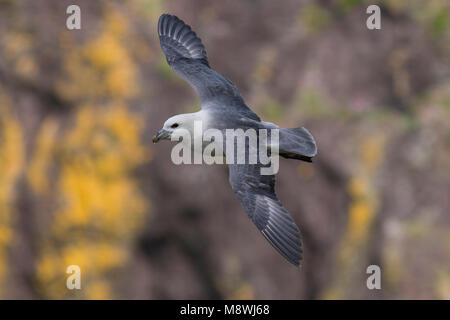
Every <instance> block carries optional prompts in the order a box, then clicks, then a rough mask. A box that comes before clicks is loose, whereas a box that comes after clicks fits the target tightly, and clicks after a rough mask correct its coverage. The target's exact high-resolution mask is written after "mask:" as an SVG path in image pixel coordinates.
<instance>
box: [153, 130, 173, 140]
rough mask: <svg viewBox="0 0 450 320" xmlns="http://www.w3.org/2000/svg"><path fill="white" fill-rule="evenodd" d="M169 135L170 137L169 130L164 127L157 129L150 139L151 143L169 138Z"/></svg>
mask: <svg viewBox="0 0 450 320" xmlns="http://www.w3.org/2000/svg"><path fill="white" fill-rule="evenodd" d="M169 137H170V132H169V131H167V130H165V129H161V130H159V131H158V133H157V134H156V136H154V137H153V139H152V141H153V143H157V142H158V141H159V140H162V139H169Z"/></svg>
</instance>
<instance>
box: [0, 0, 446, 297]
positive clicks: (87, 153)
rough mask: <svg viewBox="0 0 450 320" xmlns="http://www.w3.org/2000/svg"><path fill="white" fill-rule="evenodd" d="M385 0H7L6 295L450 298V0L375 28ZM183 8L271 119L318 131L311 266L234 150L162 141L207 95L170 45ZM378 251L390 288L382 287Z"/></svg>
mask: <svg viewBox="0 0 450 320" xmlns="http://www.w3.org/2000/svg"><path fill="white" fill-rule="evenodd" d="M376 2H377V1H376ZM73 3H76V4H78V5H79V6H80V7H81V12H82V29H81V30H73V31H69V30H67V29H66V27H65V23H66V17H67V15H66V13H65V12H66V8H67V6H68V5H70V4H73ZM369 4H374V2H373V1H366V0H329V1H309V0H302V1H301V0H287V1H283V2H282V3H279V2H275V1H271V0H257V1H235V2H225V1H214V2H212V1H211V2H204V1H191V0H189V1H188V0H180V1H171V2H170V3H166V2H162V1H157V0H129V1H95V2H94V1H87V0H85V1H65V0H64V1H52V0H48V1H39V2H33V1H30V0H18V1H17V0H15V1H11V0H3V1H0V297H1V298H6V299H9V298H63V299H73V298H83V299H104V298H105V299H113V298H231V299H245V298H274V299H282V298H290V299H297V298H375V299H377V298H378V299H379V298H400V299H401V298H447V299H448V298H450V265H449V264H448V261H450V216H449V211H450V203H449V200H448V198H449V193H450V175H449V174H448V173H449V172H450V121H449V120H450V81H449V80H450V46H449V44H450V3H449V2H448V1H447V0H432V1H420V0H408V1H406V0H405V1H403V0H386V1H378V4H379V5H380V6H381V10H382V14H381V15H382V29H381V30H375V31H369V30H367V28H366V24H365V23H366V18H367V15H366V13H365V11H366V7H367V5H369ZM163 12H170V13H173V14H176V15H178V16H179V17H180V18H181V19H183V20H185V21H186V22H187V23H189V24H190V25H191V26H192V27H193V29H194V30H195V31H196V32H197V34H199V35H200V37H201V38H202V39H203V42H204V44H205V46H206V48H207V51H208V56H209V60H210V63H211V65H212V66H213V67H214V68H215V69H216V70H218V71H219V72H222V73H224V74H225V75H226V76H227V77H229V78H230V79H231V80H232V81H233V82H234V83H235V84H236V85H237V86H238V87H239V88H240V90H241V92H242V94H243V97H244V99H245V100H246V102H247V104H248V105H249V106H250V107H251V108H252V109H253V110H255V111H256V112H257V113H258V114H259V115H260V116H261V117H262V118H263V119H264V120H265V121H273V122H277V124H279V125H280V126H284V127H294V126H299V125H302V126H305V127H306V128H308V129H309V130H310V131H311V132H312V133H313V135H314V136H315V137H316V140H317V142H318V146H319V155H318V157H317V158H316V161H315V162H314V163H313V164H312V165H311V164H306V163H299V162H296V161H287V160H286V161H281V168H280V174H279V176H278V186H277V192H278V194H279V197H280V199H281V200H282V201H283V203H284V204H285V206H286V208H287V209H288V211H290V212H291V214H292V215H293V216H294V219H295V220H296V222H297V223H298V224H299V226H300V229H301V231H302V233H303V240H304V245H305V248H304V263H303V266H302V267H301V268H300V269H296V268H294V267H292V266H290V265H289V264H288V263H287V262H285V261H284V260H283V259H282V258H281V257H280V256H279V255H278V254H277V253H276V252H275V251H274V250H273V249H272V248H271V247H270V245H268V244H267V243H266V242H265V241H264V239H263V238H262V236H261V235H260V234H259V233H258V231H257V230H256V228H255V227H254V226H253V225H252V223H251V222H250V221H249V220H248V218H247V216H246V215H245V213H244V212H243V209H242V208H241V207H240V204H239V202H238V200H237V199H236V198H235V197H234V195H233V193H232V191H231V188H230V187H229V186H228V179H227V170H226V167H225V166H215V167H209V166H206V165H204V166H175V165H173V164H172V163H171V162H170V145H169V143H162V144H158V145H156V146H155V147H153V146H152V145H151V136H152V134H154V133H155V132H156V130H158V129H160V127H161V126H162V124H163V122H164V121H165V120H166V119H167V118H168V117H169V116H171V115H173V114H176V113H181V112H189V111H193V110H195V109H196V108H197V107H195V106H198V105H199V101H198V99H197V97H196V96H195V93H194V91H193V90H192V89H191V88H190V87H189V86H188V85H187V84H186V83H185V82H184V81H182V80H180V79H179V78H178V77H177V76H176V75H174V73H173V72H172V71H171V69H170V67H169V66H168V65H167V63H166V62H165V58H164V57H163V55H162V53H161V50H160V48H159V41H158V38H157V33H156V25H157V19H158V17H159V15H160V14H161V13H163ZM206 183H208V184H209V186H210V187H209V188H207V190H204V189H203V188H201V185H204V184H206ZM370 264H377V265H379V266H380V267H381V271H382V290H374V291H370V290H368V289H367V288H366V278H367V276H368V275H367V274H366V268H367V266H368V265H370ZM69 265H79V266H80V267H81V271H82V289H81V290H68V289H67V288H66V278H67V276H68V275H67V274H66V268H67V266H69Z"/></svg>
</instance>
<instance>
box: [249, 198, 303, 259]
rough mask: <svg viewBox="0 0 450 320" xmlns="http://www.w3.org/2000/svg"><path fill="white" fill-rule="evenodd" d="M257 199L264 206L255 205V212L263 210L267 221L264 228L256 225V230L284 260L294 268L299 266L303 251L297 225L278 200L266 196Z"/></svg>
mask: <svg viewBox="0 0 450 320" xmlns="http://www.w3.org/2000/svg"><path fill="white" fill-rule="evenodd" d="M259 197H260V198H259V200H260V201H261V202H262V203H264V204H263V205H262V203H261V204H260V205H257V206H256V210H265V211H266V214H267V213H268V214H267V218H268V219H267V221H266V223H265V226H264V227H262V226H258V224H257V226H258V228H259V229H260V230H261V232H262V234H263V235H264V237H265V238H266V239H267V240H268V241H269V242H270V244H271V245H272V246H273V247H275V249H277V251H278V252H279V253H280V254H281V255H282V256H283V257H284V258H286V260H288V261H289V262H290V263H292V264H293V265H295V266H299V265H300V261H301V260H302V253H303V251H302V243H301V235H300V231H299V230H298V227H297V225H296V224H295V222H294V220H293V219H292V217H291V216H290V215H289V213H288V212H287V211H286V209H284V208H283V206H282V205H281V203H280V202H279V200H275V199H272V198H271V197H266V196H262V197H261V196H259ZM257 202H259V201H257ZM255 213H256V215H261V214H262V213H259V212H255ZM261 227H262V228H261Z"/></svg>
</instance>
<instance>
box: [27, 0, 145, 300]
mask: <svg viewBox="0 0 450 320" xmlns="http://www.w3.org/2000/svg"><path fill="white" fill-rule="evenodd" d="M129 28H130V26H129V24H128V22H127V20H126V19H125V17H124V16H123V15H122V14H121V13H120V12H118V11H114V10H113V9H112V7H111V8H110V10H107V13H106V15H105V17H104V21H103V29H102V32H100V33H99V34H98V35H96V36H95V37H94V38H92V39H88V40H87V41H86V42H85V43H84V44H83V45H81V46H79V45H73V43H72V45H70V44H71V42H73V41H74V39H72V38H71V37H68V36H65V37H61V41H62V45H64V46H65V47H67V48H76V49H72V50H71V51H68V53H67V54H66V55H65V56H63V59H62V67H63V70H64V71H65V76H64V78H62V79H60V80H59V81H58V82H57V84H56V89H57V91H58V93H59V94H61V95H62V96H63V97H64V98H66V99H69V100H71V101H74V102H75V103H76V104H77V107H76V109H75V110H76V112H75V114H74V121H73V123H71V124H70V125H66V126H65V127H62V125H61V123H57V122H55V121H54V120H53V119H46V120H45V121H44V122H43V124H42V126H41V129H40V132H39V134H38V135H37V138H36V143H35V145H36V149H35V150H34V154H33V157H32V159H31V163H30V169H29V171H28V172H27V177H28V179H29V181H30V184H31V186H32V187H33V190H34V191H35V192H36V193H39V194H44V195H45V194H51V197H49V198H51V199H56V200H55V203H54V208H55V211H54V212H53V223H52V224H51V227H50V228H49V230H48V233H47V234H46V236H45V240H44V243H43V248H44V249H43V250H42V252H41V255H40V256H39V258H38V261H37V265H36V271H37V278H38V290H40V291H41V292H42V295H43V296H44V297H49V298H88V299H104V298H112V297H113V292H114V290H113V288H112V287H111V285H110V283H109V278H111V277H113V276H116V275H117V273H118V272H120V270H121V267H123V266H124V265H125V263H126V262H127V259H128V252H129V248H130V246H131V241H132V240H133V239H134V237H135V236H136V234H137V232H138V231H139V230H140V229H141V228H142V226H143V223H144V219H145V213H146V212H147V209H148V202H147V201H146V199H145V198H144V197H143V195H142V194H141V192H140V191H139V187H138V185H137V182H136V181H135V179H134V178H133V177H132V173H133V171H134V170H135V169H136V167H138V166H140V165H142V164H143V163H144V162H145V161H148V159H149V152H148V150H147V148H145V147H144V146H143V145H142V142H141V131H142V127H143V123H142V120H141V119H140V118H139V117H138V116H136V115H134V114H133V113H131V112H130V111H128V110H127V107H126V102H127V100H128V99H130V98H133V97H134V96H135V95H136V94H137V92H138V89H139V88H138V82H137V81H136V78H137V70H136V67H135V65H134V63H133V60H132V58H131V56H130V54H129V49H128V46H127V41H126V40H127V36H128V32H129ZM50 169H51V172H52V174H54V177H55V178H54V179H52V181H51V185H49V183H48V182H47V179H48V172H50ZM69 265H78V266H79V267H80V268H81V273H82V290H67V288H66V287H65V279H66V278H67V276H68V275H67V274H66V273H65V272H66V268H67V266H69Z"/></svg>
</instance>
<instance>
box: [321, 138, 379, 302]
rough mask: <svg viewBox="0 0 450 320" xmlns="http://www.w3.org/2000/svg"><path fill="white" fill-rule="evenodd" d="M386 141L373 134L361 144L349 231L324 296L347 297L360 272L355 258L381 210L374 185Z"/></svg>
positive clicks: (351, 183)
mask: <svg viewBox="0 0 450 320" xmlns="http://www.w3.org/2000/svg"><path fill="white" fill-rule="evenodd" d="M384 141H385V139H384V136H383V135H382V134H380V135H373V136H367V137H365V138H363V139H362V141H361V144H360V145H359V148H358V152H357V161H358V162H357V166H356V167H355V172H354V175H353V177H351V178H350V180H349V182H348V186H347V188H348V193H349V197H350V204H349V208H348V221H347V226H346V231H345V233H344V236H343V239H342V240H341V244H340V249H339V250H338V263H337V264H338V266H339V267H338V271H337V273H338V274H337V276H336V279H337V280H336V283H334V284H333V285H332V286H331V287H330V288H327V289H326V290H325V291H324V293H323V296H324V297H331V298H341V297H347V296H345V290H346V289H347V284H346V282H347V281H349V279H350V277H352V276H354V274H356V273H358V272H359V271H356V269H358V270H359V268H361V266H360V263H361V262H362V261H361V260H359V261H358V260H356V259H357V258H360V257H361V256H362V255H363V254H364V253H365V249H366V245H367V241H368V239H369V235H370V228H371V226H372V222H373V221H374V218H375V215H376V212H377V208H378V192H377V188H376V186H375V184H374V183H375V182H376V173H377V170H378V168H379V166H380V163H381V160H382V157H383V150H384ZM358 262H360V263H359V264H358ZM354 270H355V271H354Z"/></svg>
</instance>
